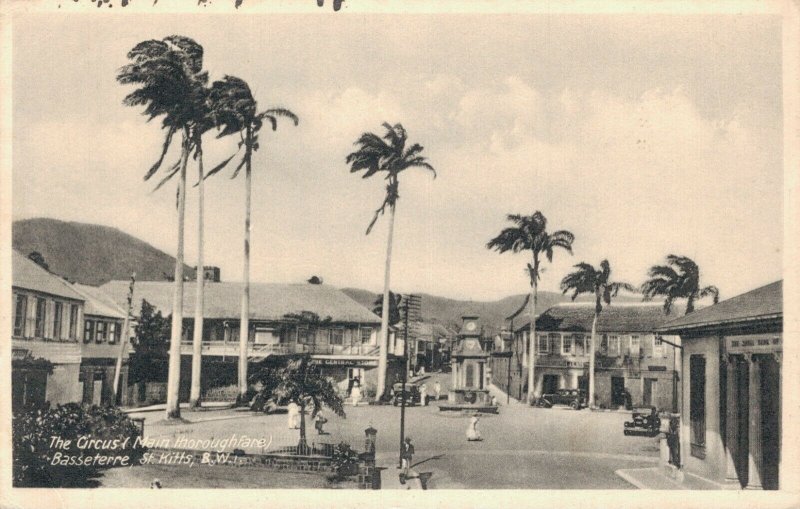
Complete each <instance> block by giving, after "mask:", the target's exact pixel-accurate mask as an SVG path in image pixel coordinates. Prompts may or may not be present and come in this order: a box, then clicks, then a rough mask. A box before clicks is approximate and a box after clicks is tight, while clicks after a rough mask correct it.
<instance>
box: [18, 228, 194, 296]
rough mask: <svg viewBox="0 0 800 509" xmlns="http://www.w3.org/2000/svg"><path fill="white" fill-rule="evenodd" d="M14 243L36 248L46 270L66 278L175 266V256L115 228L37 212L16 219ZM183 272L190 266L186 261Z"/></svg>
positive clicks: (153, 275) (97, 281) (154, 272)
mask: <svg viewBox="0 0 800 509" xmlns="http://www.w3.org/2000/svg"><path fill="white" fill-rule="evenodd" d="M12 237H13V241H12V245H13V247H14V249H16V250H18V251H20V252H21V253H23V254H24V255H26V256H27V255H28V254H29V253H30V252H31V251H38V252H40V253H41V254H42V256H43V257H44V260H45V262H47V264H48V265H49V267H50V271H51V272H53V273H55V274H58V275H59V276H63V277H66V278H67V279H69V280H70V281H76V282H78V283H83V284H87V285H95V286H96V285H101V284H103V283H106V282H108V281H111V280H112V279H128V278H129V277H130V276H131V273H132V272H136V279H138V280H140V281H158V280H163V279H165V277H164V274H167V275H172V274H174V272H175V258H173V257H172V256H170V255H168V254H167V253H164V252H163V251H160V250H158V249H156V248H154V247H153V246H151V245H150V244H148V243H146V242H144V241H142V240H139V239H137V238H136V237H133V236H131V235H128V234H127V233H124V232H122V231H120V230H118V229H116V228H111V227H108V226H100V225H96V224H86V223H74V222H64V221H59V220H57V219H49V218H35V219H23V220H19V221H14V223H13V225H12ZM184 270H185V271H186V274H187V276H190V277H194V269H193V268H190V267H188V266H184Z"/></svg>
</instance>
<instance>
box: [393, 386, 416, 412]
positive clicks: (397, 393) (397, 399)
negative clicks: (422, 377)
mask: <svg viewBox="0 0 800 509" xmlns="http://www.w3.org/2000/svg"><path fill="white" fill-rule="evenodd" d="M392 393H393V394H394V395H393V396H392V404H393V405H394V406H400V404H401V403H402V401H403V383H402V382H398V383H396V384H394V385H393V386H392ZM405 400H406V406H414V405H419V404H420V403H421V402H422V395H421V394H420V392H419V386H418V385H416V384H411V383H407V384H406V389H405Z"/></svg>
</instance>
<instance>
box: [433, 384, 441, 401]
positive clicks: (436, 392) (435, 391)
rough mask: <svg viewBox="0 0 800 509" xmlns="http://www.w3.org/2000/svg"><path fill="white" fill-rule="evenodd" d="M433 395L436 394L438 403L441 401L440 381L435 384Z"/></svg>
mask: <svg viewBox="0 0 800 509" xmlns="http://www.w3.org/2000/svg"><path fill="white" fill-rule="evenodd" d="M433 393H434V394H436V401H439V399H441V396H442V384H440V383H439V380H436V382H434V384H433Z"/></svg>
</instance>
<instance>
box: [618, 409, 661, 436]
mask: <svg viewBox="0 0 800 509" xmlns="http://www.w3.org/2000/svg"><path fill="white" fill-rule="evenodd" d="M631 416H632V418H631V420H630V421H626V422H625V428H624V429H623V433H624V434H625V435H626V436H627V435H639V436H648V437H654V436H656V435H657V434H658V433H659V430H660V429H661V419H660V418H659V417H658V410H656V407H654V406H639V407H635V408H634V409H633V412H632V414H631Z"/></svg>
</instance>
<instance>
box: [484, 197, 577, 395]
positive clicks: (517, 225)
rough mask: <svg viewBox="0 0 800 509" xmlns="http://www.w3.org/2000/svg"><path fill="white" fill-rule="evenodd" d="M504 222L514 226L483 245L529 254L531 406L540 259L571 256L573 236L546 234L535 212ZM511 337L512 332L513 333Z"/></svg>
mask: <svg viewBox="0 0 800 509" xmlns="http://www.w3.org/2000/svg"><path fill="white" fill-rule="evenodd" d="M507 219H508V220H509V221H511V222H512V223H513V224H514V226H511V227H508V228H505V229H503V231H501V232H500V234H499V235H498V236H497V237H495V238H493V239H492V240H490V241H489V242H487V243H486V247H487V248H489V249H494V250H496V251H497V252H498V253H505V252H506V251H511V252H513V253H519V252H520V251H530V252H531V262H532V263H528V277H529V279H530V285H531V292H530V297H529V299H528V301H529V303H530V314H531V331H530V336H529V338H528V403H533V401H534V399H535V387H536V378H534V366H535V364H536V301H537V298H538V295H539V279H540V278H541V271H540V270H539V268H540V264H541V262H542V260H541V258H540V257H541V255H542V254H544V255H545V256H546V257H547V261H549V262H552V261H553V251H554V250H555V249H556V248H561V249H564V250H566V251H567V252H568V253H569V254H572V242H573V241H574V240H575V235H573V234H572V233H571V232H568V231H566V230H559V231H556V232H553V233H548V232H547V218H545V217H544V214H542V213H541V212H539V211H538V210H537V211H536V212H534V213H533V214H532V215H530V216H523V215H519V214H509V215H508V216H507ZM512 333H513V331H512Z"/></svg>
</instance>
